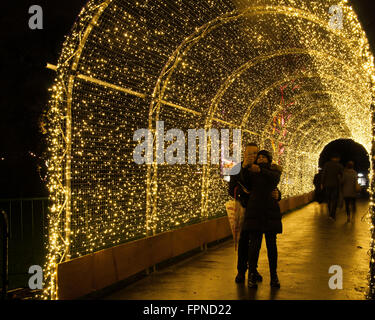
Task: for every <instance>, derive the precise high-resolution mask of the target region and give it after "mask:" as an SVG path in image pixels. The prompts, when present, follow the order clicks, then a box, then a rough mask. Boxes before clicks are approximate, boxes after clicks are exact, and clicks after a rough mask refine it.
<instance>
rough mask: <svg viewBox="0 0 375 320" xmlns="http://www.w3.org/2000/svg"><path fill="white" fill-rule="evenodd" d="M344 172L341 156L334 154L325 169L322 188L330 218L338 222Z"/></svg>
mask: <svg viewBox="0 0 375 320" xmlns="http://www.w3.org/2000/svg"><path fill="white" fill-rule="evenodd" d="M343 171H344V167H343V165H342V164H341V163H340V156H339V155H338V154H336V153H334V154H332V156H331V160H330V161H328V162H326V163H325V164H324V167H323V174H322V187H323V189H324V191H325V194H326V199H327V204H328V212H329V217H330V218H331V219H332V220H336V209H337V204H338V198H339V192H340V185H341V181H342V174H343Z"/></svg>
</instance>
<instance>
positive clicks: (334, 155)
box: [331, 153, 340, 162]
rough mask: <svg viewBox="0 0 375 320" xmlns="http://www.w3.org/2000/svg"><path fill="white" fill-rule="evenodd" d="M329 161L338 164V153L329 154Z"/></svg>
mask: <svg viewBox="0 0 375 320" xmlns="http://www.w3.org/2000/svg"><path fill="white" fill-rule="evenodd" d="M331 160H332V161H335V162H339V161H340V155H339V154H338V153H332V154H331Z"/></svg>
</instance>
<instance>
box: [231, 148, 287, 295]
mask: <svg viewBox="0 0 375 320" xmlns="http://www.w3.org/2000/svg"><path fill="white" fill-rule="evenodd" d="M236 166H241V169H240V171H239V173H238V174H236V175H231V176H230V182H229V194H230V195H231V196H232V197H235V198H236V200H238V201H240V203H241V205H242V206H243V207H244V208H245V209H246V211H245V217H244V222H243V225H242V228H241V233H240V238H239V241H238V262H237V270H238V274H237V276H236V278H235V281H236V283H244V282H245V275H246V271H247V270H248V287H249V288H257V282H261V281H262V279H263V278H262V276H261V275H260V274H259V272H258V270H257V266H258V258H259V252H260V248H261V245H262V238H263V234H264V235H265V239H266V246H267V255H268V262H269V270H270V278H271V282H270V285H271V287H275V288H280V282H279V279H278V276H277V245H276V235H277V233H282V224H281V212H280V207H279V203H278V201H279V200H280V199H281V194H280V191H279V190H278V189H277V185H278V183H279V182H280V176H281V167H280V166H278V165H276V164H272V155H271V154H270V153H269V152H268V151H266V150H261V151H259V150H258V146H257V145H256V144H255V143H248V144H247V145H246V147H245V150H244V157H243V161H242V162H241V163H239V164H237V165H236ZM236 169H238V168H235V167H234V168H233V169H232V170H236ZM234 172H238V170H237V171H234Z"/></svg>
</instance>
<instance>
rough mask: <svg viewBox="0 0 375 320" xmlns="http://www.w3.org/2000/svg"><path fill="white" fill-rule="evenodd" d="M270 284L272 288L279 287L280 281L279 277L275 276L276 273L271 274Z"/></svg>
mask: <svg viewBox="0 0 375 320" xmlns="http://www.w3.org/2000/svg"><path fill="white" fill-rule="evenodd" d="M270 285H271V287H272V288H280V281H279V278H278V277H277V274H275V275H273V276H271V282H270Z"/></svg>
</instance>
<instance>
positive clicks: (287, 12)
mask: <svg viewBox="0 0 375 320" xmlns="http://www.w3.org/2000/svg"><path fill="white" fill-rule="evenodd" d="M337 4H338V3H337V2H336V1H330V0H325V1H322V0H319V1H312V0H301V1H291V0H289V1H288V0H253V1H244V0H234V1H229V0H220V1H208V0H194V1H186V0H175V1H157V0H145V1H141V2H135V1H130V0H128V1H126V0H106V1H101V0H91V1H89V2H88V4H87V5H86V7H85V8H84V9H82V11H81V13H80V15H79V18H78V20H77V22H76V24H75V25H74V27H73V29H72V31H71V34H70V35H69V36H67V38H66V40H65V42H64V45H63V48H62V53H61V56H60V59H59V61H58V65H57V70H56V71H57V78H56V80H55V84H54V86H53V88H52V90H51V91H52V95H51V100H50V104H49V110H48V111H49V112H48V132H49V153H50V160H49V167H48V170H49V191H50V200H51V202H52V204H51V213H50V216H49V220H50V225H49V243H48V249H49V251H48V252H49V253H48V256H47V263H46V268H45V270H46V271H45V273H46V279H47V281H48V283H47V284H48V286H47V287H46V290H45V297H51V298H58V297H56V265H57V264H58V263H59V262H61V261H64V260H66V259H71V258H74V257H78V256H81V255H85V254H88V253H91V252H94V251H97V250H100V249H103V248H106V247H110V246H113V245H116V244H119V243H121V242H125V241H130V240H134V239H137V238H140V237H145V236H148V235H152V234H155V233H159V232H163V231H167V230H170V229H173V228H178V227H181V226H183V225H186V224H189V223H195V222H199V221H202V220H204V219H208V218H212V217H217V216H222V215H224V214H225V209H224V203H225V202H226V201H227V200H228V194H227V183H226V182H225V181H224V180H223V177H222V176H221V175H220V168H219V166H217V165H194V166H193V165H188V164H186V165H157V164H156V163H155V164H153V165H136V164H135V163H134V162H133V158H132V155H133V150H134V148H135V146H136V142H133V133H134V131H135V130H137V129H140V128H148V129H150V130H155V124H156V121H164V123H165V130H166V131H167V130H168V129H170V128H178V129H181V130H182V131H184V132H187V130H188V129H190V128H206V129H208V128H217V129H221V128H241V129H242V130H243V142H244V143H245V142H247V141H254V142H257V143H258V144H259V145H260V147H261V148H266V149H268V150H273V151H274V157H275V159H277V161H278V162H279V163H280V164H281V165H282V166H283V167H284V173H283V177H282V181H281V184H280V187H281V191H282V194H283V197H288V196H294V195H298V194H302V193H305V192H309V191H311V190H312V188H313V185H312V180H313V175H314V174H315V173H316V170H317V163H318V158H319V155H320V152H321V151H322V149H323V148H324V146H325V145H326V144H328V143H329V142H330V141H332V140H334V139H337V138H352V139H353V140H355V141H356V142H358V143H361V144H362V145H363V146H364V147H365V148H366V149H367V151H368V152H369V153H370V151H371V144H372V132H371V109H370V105H371V102H372V101H373V96H372V94H374V92H373V91H371V90H374V88H373V87H371V83H370V79H371V78H372V79H374V78H373V77H374V74H375V73H374V64H373V57H372V55H371V53H370V51H369V46H368V42H367V39H366V36H365V34H364V32H363V30H362V28H361V26H360V23H359V22H358V19H357V17H356V15H355V13H354V11H353V10H352V9H351V7H350V6H348V5H347V4H346V3H345V1H341V3H339V5H340V6H341V7H342V9H343V19H344V21H343V29H339V30H338V29H331V28H330V27H329V19H330V15H329V13H328V10H329V7H330V6H331V5H337ZM287 84H290V85H289V86H287ZM291 84H293V85H291ZM296 85H298V86H296ZM280 87H285V90H284V91H283V96H281V92H280ZM281 98H283V101H282V102H281ZM282 114H283V115H287V116H286V117H287V118H282V117H281V115H282ZM274 119H276V121H281V122H280V123H279V124H278V125H277V126H276V125H275V122H274ZM286 120H287V121H286ZM281 124H282V125H281ZM281 127H282V128H281ZM276 128H277V129H278V130H280V129H282V132H283V133H282V134H280V133H278V134H275V132H276V131H275V129H276Z"/></svg>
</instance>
